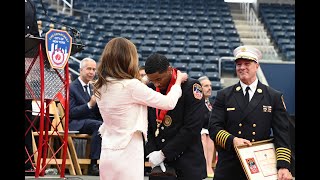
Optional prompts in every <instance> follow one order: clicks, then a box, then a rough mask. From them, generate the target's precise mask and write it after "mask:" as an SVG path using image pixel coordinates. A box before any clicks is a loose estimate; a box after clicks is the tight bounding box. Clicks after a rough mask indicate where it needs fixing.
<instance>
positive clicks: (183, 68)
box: [173, 62, 187, 72]
mask: <svg viewBox="0 0 320 180" xmlns="http://www.w3.org/2000/svg"><path fill="white" fill-rule="evenodd" d="M173 67H175V68H177V69H179V70H180V71H183V72H187V63H181V62H175V63H173Z"/></svg>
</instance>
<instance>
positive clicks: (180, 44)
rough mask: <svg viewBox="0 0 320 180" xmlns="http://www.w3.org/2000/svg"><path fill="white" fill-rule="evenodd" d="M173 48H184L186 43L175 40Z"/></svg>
mask: <svg viewBox="0 0 320 180" xmlns="http://www.w3.org/2000/svg"><path fill="white" fill-rule="evenodd" d="M172 43H173V44H172V45H173V47H184V45H185V41H181V40H175V41H173V42H172Z"/></svg>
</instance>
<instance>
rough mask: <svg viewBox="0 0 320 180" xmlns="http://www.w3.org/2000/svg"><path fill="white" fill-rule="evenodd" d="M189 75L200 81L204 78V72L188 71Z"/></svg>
mask: <svg viewBox="0 0 320 180" xmlns="http://www.w3.org/2000/svg"><path fill="white" fill-rule="evenodd" d="M188 75H189V76H190V77H191V78H194V79H199V77H201V76H203V72H202V71H188Z"/></svg>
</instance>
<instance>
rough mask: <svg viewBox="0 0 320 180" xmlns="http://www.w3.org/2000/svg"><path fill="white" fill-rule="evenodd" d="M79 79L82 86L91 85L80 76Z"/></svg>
mask: <svg viewBox="0 0 320 180" xmlns="http://www.w3.org/2000/svg"><path fill="white" fill-rule="evenodd" d="M78 79H79V81H80V83H81V85H82V87H83V86H85V85H87V86H89V83H88V84H86V83H84V82H83V81H82V80H81V78H80V76H79V77H78Z"/></svg>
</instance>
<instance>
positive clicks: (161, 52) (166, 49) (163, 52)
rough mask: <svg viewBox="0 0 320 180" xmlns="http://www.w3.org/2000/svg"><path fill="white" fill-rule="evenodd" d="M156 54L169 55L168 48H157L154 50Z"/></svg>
mask: <svg viewBox="0 0 320 180" xmlns="http://www.w3.org/2000/svg"><path fill="white" fill-rule="evenodd" d="M153 51H154V52H157V53H160V54H167V53H168V48H167V47H160V46H157V47H155V48H154V49H153Z"/></svg>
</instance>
